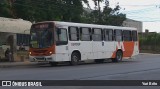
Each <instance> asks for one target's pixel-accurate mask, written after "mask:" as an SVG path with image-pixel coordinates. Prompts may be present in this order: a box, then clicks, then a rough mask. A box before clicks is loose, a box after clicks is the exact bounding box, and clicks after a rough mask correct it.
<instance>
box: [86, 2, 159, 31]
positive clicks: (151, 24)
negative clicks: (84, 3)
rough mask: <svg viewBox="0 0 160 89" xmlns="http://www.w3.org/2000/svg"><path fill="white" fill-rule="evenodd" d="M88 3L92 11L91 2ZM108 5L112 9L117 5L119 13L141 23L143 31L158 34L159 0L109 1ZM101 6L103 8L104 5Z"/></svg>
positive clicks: (92, 5) (92, 4)
mask: <svg viewBox="0 0 160 89" xmlns="http://www.w3.org/2000/svg"><path fill="white" fill-rule="evenodd" d="M104 1H105V0H104ZM89 3H90V6H91V8H92V9H93V8H94V3H93V1H92V0H89ZM109 4H110V7H112V8H114V7H115V6H116V5H117V4H119V5H120V7H121V10H120V12H121V13H124V14H126V17H127V18H130V19H133V20H137V21H142V22H143V31H145V29H148V30H149V31H150V32H160V0H109ZM101 5H102V7H103V5H104V3H102V4H101Z"/></svg>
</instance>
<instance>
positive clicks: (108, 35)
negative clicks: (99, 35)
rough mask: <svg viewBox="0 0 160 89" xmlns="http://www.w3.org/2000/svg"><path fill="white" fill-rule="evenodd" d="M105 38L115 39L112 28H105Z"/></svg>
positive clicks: (107, 39)
mask: <svg viewBox="0 0 160 89" xmlns="http://www.w3.org/2000/svg"><path fill="white" fill-rule="evenodd" d="M104 35H105V36H104V40H105V41H113V30H112V29H104Z"/></svg>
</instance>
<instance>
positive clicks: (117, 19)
mask: <svg viewBox="0 0 160 89" xmlns="http://www.w3.org/2000/svg"><path fill="white" fill-rule="evenodd" d="M88 1H89V0H1V1H0V12H1V13H0V16H2V17H11V18H22V19H24V20H29V21H31V22H34V21H35V22H39V21H51V20H55V21H67V22H79V23H81V22H82V23H95V24H104V25H117V26H119V25H121V24H122V22H123V21H124V20H125V15H124V14H122V13H119V10H120V7H119V6H118V5H117V6H116V7H115V8H114V9H112V8H110V7H109V2H108V0H93V1H94V3H95V5H96V6H95V7H97V8H98V9H96V8H95V10H91V11H90V12H87V11H85V10H84V8H83V5H82V2H84V3H85V4H86V5H87V6H88V8H90V6H89V3H88ZM104 1H105V7H104V8H103V10H102V11H101V9H100V3H102V2H104Z"/></svg>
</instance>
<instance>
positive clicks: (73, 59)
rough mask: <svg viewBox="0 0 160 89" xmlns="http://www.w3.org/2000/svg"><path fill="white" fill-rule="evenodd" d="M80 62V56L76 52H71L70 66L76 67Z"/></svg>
mask: <svg viewBox="0 0 160 89" xmlns="http://www.w3.org/2000/svg"><path fill="white" fill-rule="evenodd" d="M79 60H80V55H79V53H77V52H73V53H72V55H71V61H70V65H78V63H79Z"/></svg>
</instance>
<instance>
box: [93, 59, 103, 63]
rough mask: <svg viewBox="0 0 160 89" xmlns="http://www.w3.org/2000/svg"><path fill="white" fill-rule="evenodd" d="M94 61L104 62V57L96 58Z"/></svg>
mask: <svg viewBox="0 0 160 89" xmlns="http://www.w3.org/2000/svg"><path fill="white" fill-rule="evenodd" d="M94 62H96V63H103V62H104V59H95V60H94Z"/></svg>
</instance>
